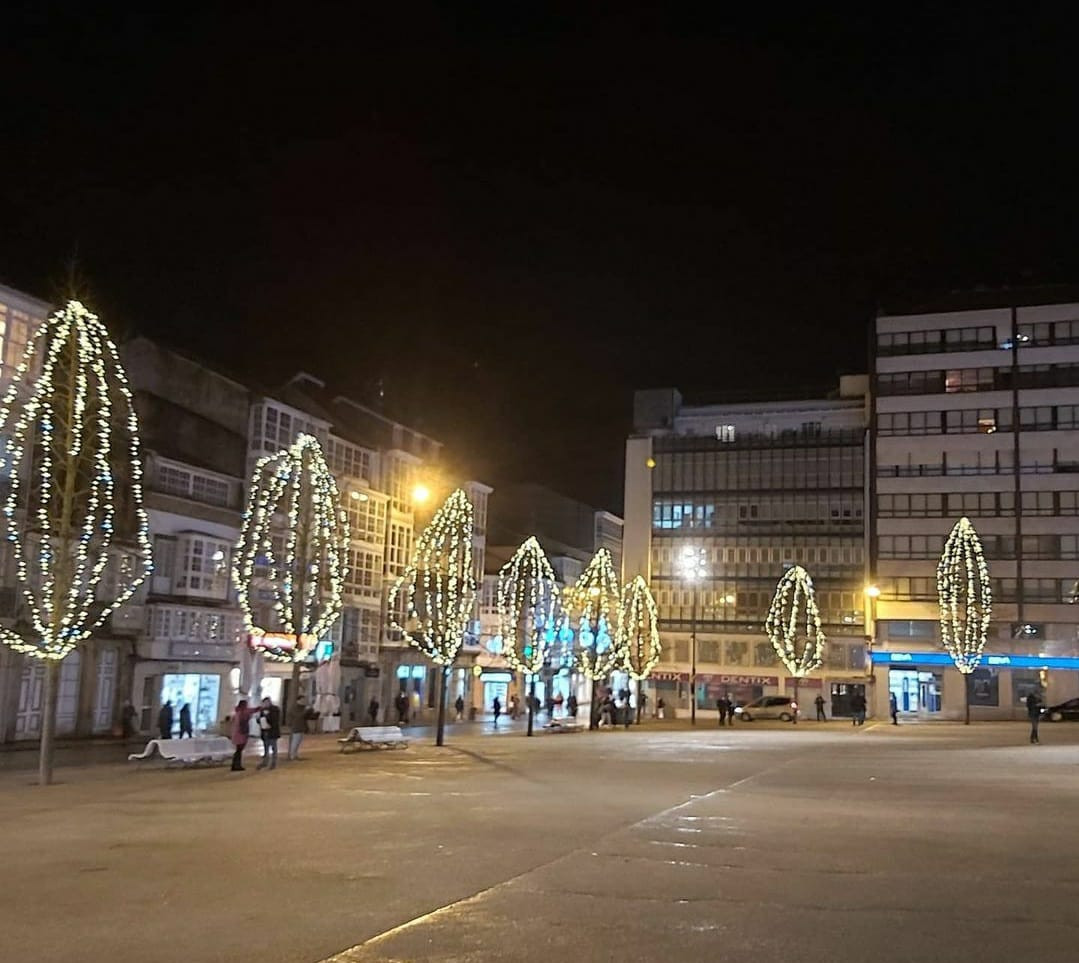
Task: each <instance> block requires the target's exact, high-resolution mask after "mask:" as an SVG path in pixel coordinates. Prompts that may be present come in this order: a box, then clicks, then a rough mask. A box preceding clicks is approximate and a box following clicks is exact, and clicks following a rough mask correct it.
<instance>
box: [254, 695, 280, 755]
mask: <svg viewBox="0 0 1079 963" xmlns="http://www.w3.org/2000/svg"><path fill="white" fill-rule="evenodd" d="M258 726H259V734H260V735H261V736H262V761H261V762H260V763H259V764H258V766H257V767H256V768H258V769H265V768H267V766H268V767H269V768H270V769H276V768H277V740H278V739H280V738H281V710H280V709H278V708H277V706H275V705H274V704H273V701H272V700H271V699H270V697H269V696H266V698H264V699H263V700H262V706H261V707H260V708H259V711H258Z"/></svg>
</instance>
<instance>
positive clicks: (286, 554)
mask: <svg viewBox="0 0 1079 963" xmlns="http://www.w3.org/2000/svg"><path fill="white" fill-rule="evenodd" d="M281 518H283V519H284V520H285V522H286V534H285V544H284V549H283V551H281V552H275V550H274V542H273V536H274V533H275V532H277V533H278V534H280V531H281V524H280V521H278V522H277V524H275V519H281ZM347 545H348V521H347V519H346V517H345V512H344V510H343V509H342V508H341V495H340V493H339V492H338V490H337V482H336V481H335V480H334V477H333V474H332V473H331V472H330V469H329V468H328V467H327V465H326V459H325V458H324V457H323V454H322V448H321V446H320V445H319V443H318V439H317V438H315V437H314V436H313V435H307V434H301V435H300V436H299V437H297V439H296V441H295V443H294V444H293V445H292V446H291V447H289V448H284V449H282V450H281V451H277V452H274V453H273V454H272V455H266V456H264V457H263V458H260V459H259V460H258V461H257V462H256V463H255V467H254V470H253V471H252V473H251V485H250V489H249V491H248V495H247V507H246V509H245V510H244V514H243V521H242V523H241V526H240V541H239V543H238V544H237V545H236V551H235V553H234V554H233V562H232V580H233V584H235V586H236V591H237V594H238V596H239V602H240V609H241V610H242V611H243V616H244V621H245V623H246V627H247V632H248V634H249V635H250V636H252V637H253V638H266V637H267V636H268V635H272V632H271V631H270V627H269V626H264V625H258V624H257V623H256V618H255V609H254V605H253V604H252V596H253V595H254V594H255V591H256V586H257V585H261V582H260V580H259V579H258V578H257V577H256V575H255V568H256V566H257V565H258V566H264V567H267V568H268V569H269V575H268V577H267V578H266V580H265V581H266V582H267V583H268V584H269V587H270V591H271V593H272V595H273V608H274V611H275V612H276V613H277V621H278V623H279V625H280V629H281V633H282V634H284V635H288V636H292V637H293V638H294V639H295V643H296V644H295V645H294V646H292V647H290V648H282V647H275V646H267V647H265V648H262V647H260V649H259V651H261V652H263V653H265V655H266V656H267V657H268V658H270V659H273V660H274V661H277V662H301V661H303V660H304V659H305V658H306V657H307V654H308V653H309V652H310V650H311V648H312V646H313V645H314V644H315V643H317V641H318V639H320V638H321V637H322V636H323V635H324V634H325V633H326V632H327V631H329V629H330V627H331V626H332V625H333V624H334V622H335V621H336V620H337V616H338V614H339V613H340V611H341V590H342V585H343V583H344V577H345V575H346V573H347V568H346V566H345V557H346V556H345V552H346V547H347ZM278 555H280V557H278ZM297 636H298V638H297Z"/></svg>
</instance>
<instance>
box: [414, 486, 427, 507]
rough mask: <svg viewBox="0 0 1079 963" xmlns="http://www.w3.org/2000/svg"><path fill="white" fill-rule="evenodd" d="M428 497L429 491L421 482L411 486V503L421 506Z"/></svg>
mask: <svg viewBox="0 0 1079 963" xmlns="http://www.w3.org/2000/svg"><path fill="white" fill-rule="evenodd" d="M430 497H431V489H430V488H428V487H427V486H426V485H424V484H423V483H422V482H421V483H419V484H417V485H415V486H413V488H412V501H413V502H415V503H416V504H417V505H422V504H423V503H424V502H425V501H427V499H428V498H430Z"/></svg>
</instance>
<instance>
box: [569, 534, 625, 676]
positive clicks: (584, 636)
mask: <svg viewBox="0 0 1079 963" xmlns="http://www.w3.org/2000/svg"><path fill="white" fill-rule="evenodd" d="M564 598H565V603H564V604H565V607H566V610H567V611H568V613H569V617H570V619H571V621H572V622H573V623H574V626H575V628H576V629H577V650H576V656H577V665H578V667H579V668H580V670H581V671H582V672H583V673H584V674H585V675H586V676H588V678H590V679H592V680H594V681H595V680H599V679H605V678H607V676H609V675H610V674H611V672H613V671H614V670H615V669H617V668H618V667H619V665H621V663H622V654H621V650H620V649H619V645H618V627H617V618H618V611H619V607H620V605H621V593H620V591H619V589H618V577H617V576H616V575H615V574H614V560H613V559H612V558H611V553H610V552H609V551H608V550H607V549H605V548H601V549H599V550H598V551H597V552H596V554H595V555H593V556H592V558H591V560H590V561H589V563H588V565H587V566H585V569H584V571H583V572H581V574H580V577H579V578H578V579H577V582H576V584H575V585H574V586H573V588H572V589H567V590H566V592H565V595H564Z"/></svg>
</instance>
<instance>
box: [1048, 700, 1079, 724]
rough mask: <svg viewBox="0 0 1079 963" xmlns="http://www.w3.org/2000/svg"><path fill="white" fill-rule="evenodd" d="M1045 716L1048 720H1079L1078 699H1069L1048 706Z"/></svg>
mask: <svg viewBox="0 0 1079 963" xmlns="http://www.w3.org/2000/svg"><path fill="white" fill-rule="evenodd" d="M1045 718H1046V719H1048V720H1049V721H1050V722H1079V699H1069V700H1068V701H1067V702H1061V703H1060V705H1055V706H1049V708H1048V709H1046V710H1045Z"/></svg>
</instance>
